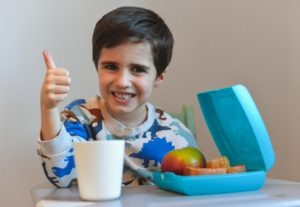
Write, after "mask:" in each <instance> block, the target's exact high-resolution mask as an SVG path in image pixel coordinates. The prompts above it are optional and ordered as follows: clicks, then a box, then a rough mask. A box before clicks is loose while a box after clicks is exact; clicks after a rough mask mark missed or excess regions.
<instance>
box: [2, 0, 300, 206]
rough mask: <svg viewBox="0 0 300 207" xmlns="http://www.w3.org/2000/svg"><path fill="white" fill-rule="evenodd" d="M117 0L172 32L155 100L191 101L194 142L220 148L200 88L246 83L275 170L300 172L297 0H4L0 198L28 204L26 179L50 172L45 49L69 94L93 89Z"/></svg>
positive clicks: (210, 151)
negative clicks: (44, 127)
mask: <svg viewBox="0 0 300 207" xmlns="http://www.w3.org/2000/svg"><path fill="white" fill-rule="evenodd" d="M122 5H135V6H143V7H147V8H149V9H153V10H154V11H156V12H157V13H158V14H160V15H161V16H162V17H163V18H164V20H165V21H166V22H167V24H168V25H169V26H170V28H171V30H172V32H173V35H174V37H175V41H176V43H175V49H174V56H173V60H172V63H171V65H170V69H169V72H168V74H167V77H166V81H165V82H164V83H163V84H162V86H161V87H160V88H158V89H156V90H155V91H154V94H153V96H152V98H151V102H152V103H153V104H156V105H159V106H161V107H162V108H164V109H165V110H166V111H175V110H176V111H177V110H180V109H181V107H182V105H183V104H185V103H191V104H193V105H194V108H195V113H196V127H197V139H198V145H199V148H200V149H201V150H202V151H203V153H204V154H205V155H206V157H207V158H208V159H212V158H214V157H216V156H218V155H219V154H218V150H217V149H216V146H215V145H214V143H213V141H212V139H211V136H210V134H209V132H208V129H207V127H206V125H205V122H204V120H203V117H202V114H201V111H200V108H199V105H198V103H197V99H196V93H197V92H200V91H204V90H207V89H213V88H218V87H224V86H228V85H234V84H244V85H245V86H246V87H247V88H248V89H249V91H250V92H251V94H252V96H253V98H254V100H255V102H256V104H257V106H258V108H259V110H260V112H261V115H262V117H263V119H264V122H265V124H266V126H267V128H268V131H269V135H270V137H271V140H272V143H273V147H274V149H275V153H276V164H275V165H274V166H273V168H272V169H271V170H270V171H269V173H268V176H269V177H273V178H280V179H288V180H294V181H300V177H299V169H300V168H299V165H298V164H297V161H298V157H299V156H300V152H299V148H298V147H299V145H300V139H299V123H300V120H299V119H300V118H299V117H300V109H299V105H300V95H299V90H298V89H299V87H300V82H299V81H298V80H299V79H298V77H300V72H299V68H300V61H299V60H300V59H299V57H300V42H299V36H300V26H299V25H300V24H299V20H300V12H299V11H300V2H299V1H293V0H288V1H284V0H259V1H258V0H245V1H240V0H219V1H217V0H205V1H203V0H200V1H193V0H187V1H179V0H164V1H160V0H154V1H153V0H151V1H150V0H141V1H133V0H132V1H129V0H126V1H99V0H90V1H71V0H64V1H59V0H51V1H50V0H44V1H40V0H28V1H21V0H15V1H9V0H0V94H1V98H0V109H1V112H0V135H1V136H0V139H1V145H0V169H1V176H0V184H1V187H0V204H1V206H31V205H32V203H31V198H30V188H31V187H32V186H34V185H36V184H39V183H42V182H46V178H45V177H44V175H43V171H42V167H41V163H40V160H39V157H38V156H37V153H36V144H37V134H38V131H39V125H40V124H39V122H40V111H39V92H40V87H41V85H42V81H43V78H44V74H45V70H46V69H45V66H44V62H43V57H42V51H43V50H44V49H48V50H50V52H51V53H52V55H53V57H54V59H55V61H56V65H57V66H59V67H64V68H67V69H68V70H69V71H70V75H71V78H72V87H71V92H70V94H69V97H68V99H67V100H66V101H65V102H64V103H62V105H65V104H67V103H68V102H70V101H71V100H73V99H75V98H79V97H82V98H88V97H90V96H92V95H94V94H97V93H98V84H97V76H96V72H95V69H94V66H93V63H92V58H91V35H92V32H93V27H94V25H95V23H96V21H97V20H98V19H99V18H100V17H101V16H102V15H104V14H105V13H106V12H108V11H110V10H112V9H114V8H116V7H118V6H122Z"/></svg>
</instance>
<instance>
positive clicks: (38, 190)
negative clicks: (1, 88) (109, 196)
mask: <svg viewBox="0 0 300 207" xmlns="http://www.w3.org/2000/svg"><path fill="white" fill-rule="evenodd" d="M31 197H32V201H33V203H34V205H35V206H37V207H54V206H55V207H60V206H61V207H69V206H70V207H71V206H72V207H73V206H76V207H77V206H88V207H96V206H99V207H108V206H109V207H127V206H130V207H131V206H137V207H143V206H148V207H179V206H183V207H196V206H197V207H199V206H205V207H209V206H230V207H234V206H243V207H244V206H251V207H253V206H254V207H258V206H264V207H265V206H268V207H269V206H278V207H279V206H280V207H283V206H300V183H297V182H290V181H284V180H277V179H270V178H268V179H266V182H265V184H264V185H263V187H262V188H261V189H259V190H256V191H246V192H239V193H227V194H214V195H198V196H186V195H181V194H178V193H174V192H169V191H165V190H162V189H160V188H158V187H157V186H138V187H124V188H122V193H121V197H120V198H118V199H115V200H111V201H101V202H87V201H83V200H81V199H80V197H79V191H78V188H77V187H72V188H56V187H54V186H52V185H51V184H50V183H43V184H40V185H37V186H35V187H33V188H32V189H31Z"/></svg>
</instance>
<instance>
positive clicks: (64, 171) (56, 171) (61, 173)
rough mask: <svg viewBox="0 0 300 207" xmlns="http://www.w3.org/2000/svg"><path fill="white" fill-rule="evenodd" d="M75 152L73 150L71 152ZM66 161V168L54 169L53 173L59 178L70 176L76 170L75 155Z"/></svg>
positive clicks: (68, 157)
mask: <svg viewBox="0 0 300 207" xmlns="http://www.w3.org/2000/svg"><path fill="white" fill-rule="evenodd" d="M69 152H73V148H72V149H71V150H70V151H69ZM64 161H66V162H68V163H67V165H66V167H64V168H59V167H52V172H53V173H54V174H55V175H56V176H57V177H59V178H61V177H63V176H65V175H69V174H70V173H71V171H72V169H73V168H75V160H74V155H71V156H67V157H66V158H65V159H64Z"/></svg>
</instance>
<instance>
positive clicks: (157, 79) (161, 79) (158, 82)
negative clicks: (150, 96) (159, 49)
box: [154, 68, 168, 87]
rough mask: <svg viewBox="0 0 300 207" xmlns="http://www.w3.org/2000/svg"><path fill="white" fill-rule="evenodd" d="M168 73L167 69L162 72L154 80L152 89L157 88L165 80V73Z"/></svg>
mask: <svg viewBox="0 0 300 207" xmlns="http://www.w3.org/2000/svg"><path fill="white" fill-rule="evenodd" d="M167 71H168V68H166V69H165V70H164V72H162V73H161V74H160V75H159V76H158V77H157V78H156V80H155V83H154V87H158V86H160V84H161V83H162V82H163V81H164V80H165V76H166V73H167Z"/></svg>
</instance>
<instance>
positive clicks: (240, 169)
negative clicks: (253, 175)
mask: <svg viewBox="0 0 300 207" xmlns="http://www.w3.org/2000/svg"><path fill="white" fill-rule="evenodd" d="M246 171H247V170H246V165H244V164H238V165H235V166H232V167H228V168H227V173H238V172H246Z"/></svg>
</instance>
